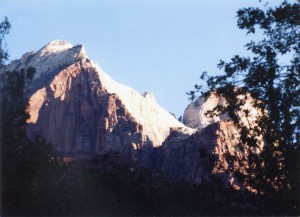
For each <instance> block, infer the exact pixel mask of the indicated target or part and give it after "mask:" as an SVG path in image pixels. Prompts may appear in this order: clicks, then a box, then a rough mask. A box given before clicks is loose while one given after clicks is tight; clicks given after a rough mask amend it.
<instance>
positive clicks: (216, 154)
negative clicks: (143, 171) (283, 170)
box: [152, 121, 241, 189]
mask: <svg viewBox="0 0 300 217" xmlns="http://www.w3.org/2000/svg"><path fill="white" fill-rule="evenodd" d="M237 144H238V138H237V137H236V134H235V131H234V128H233V125H232V123H231V122H230V121H227V122H218V123H213V124H210V125H209V126H207V127H205V128H204V129H203V130H202V131H198V132H196V133H194V134H193V135H191V136H189V135H186V134H184V133H181V132H179V131H173V132H172V133H171V134H170V136H169V137H168V139H167V140H166V141H165V142H164V143H163V144H162V146H161V147H159V148H157V149H156V153H155V157H153V159H154V162H152V167H153V168H155V169H158V170H161V171H163V172H164V173H166V174H168V175H170V176H172V177H174V178H180V179H185V180H188V181H191V182H194V183H201V182H203V181H208V180H210V178H211V175H215V176H217V177H219V178H221V179H222V180H223V181H224V182H225V183H226V184H227V185H228V186H234V187H235V188H237V189H239V188H241V184H240V183H239V182H238V181H237V179H235V178H234V177H233V176H232V174H229V173H228V172H227V170H228V168H229V167H230V166H231V165H229V164H228V162H227V159H226V157H225V155H226V154H228V153H231V154H236V153H237V152H236V150H235V146H236V145H237ZM240 154H241V153H240Z"/></svg>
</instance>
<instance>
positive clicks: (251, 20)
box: [188, 0, 300, 192]
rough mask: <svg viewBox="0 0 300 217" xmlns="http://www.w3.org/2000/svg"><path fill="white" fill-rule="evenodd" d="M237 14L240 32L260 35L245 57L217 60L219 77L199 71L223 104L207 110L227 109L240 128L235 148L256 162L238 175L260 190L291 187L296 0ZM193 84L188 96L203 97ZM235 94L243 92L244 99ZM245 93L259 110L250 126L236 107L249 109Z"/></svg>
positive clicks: (297, 132)
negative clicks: (259, 150) (260, 146)
mask: <svg viewBox="0 0 300 217" xmlns="http://www.w3.org/2000/svg"><path fill="white" fill-rule="evenodd" d="M237 18H238V19H237V26H238V28H240V29H242V30H246V32H247V35H251V34H256V33H257V32H259V33H262V35H263V38H262V39H259V40H251V41H250V42H249V43H247V44H246V45H245V48H246V49H247V50H248V51H249V52H250V55H249V56H241V55H235V56H233V57H232V58H231V60H230V61H229V62H225V61H223V60H221V61H220V63H219V64H218V67H219V69H221V70H222V71H224V73H223V74H222V75H217V76H209V75H208V74H207V72H204V73H203V74H202V76H201V79H203V80H204V81H206V84H207V86H208V91H209V92H211V91H213V92H216V93H217V94H218V95H219V96H222V97H224V98H225V99H226V100H227V102H228V104H227V105H225V106H218V107H216V108H215V109H213V110H212V111H211V114H216V113H225V112H228V114H229V116H230V117H231V119H232V120H233V122H234V123H235V126H236V127H237V128H238V129H239V130H240V133H241V141H242V144H240V146H243V148H248V150H249V151H250V153H251V154H252V155H251V156H252V158H250V159H248V160H250V161H251V159H252V161H253V162H255V163H256V166H255V169H254V168H249V171H247V174H248V175H245V176H244V179H248V182H250V183H251V185H253V186H255V187H256V188H258V189H260V190H261V191H263V192H272V191H276V190H278V187H279V188H283V187H284V186H290V185H292V187H293V188H294V190H295V188H297V187H296V185H297V186H298V185H299V173H297V172H296V171H297V170H298V169H299V162H298V160H297V156H299V146H300V129H299V126H300V1H299V0H298V1H296V2H294V3H289V2H288V1H283V2H282V3H281V4H280V5H278V6H274V7H267V6H264V7H249V8H242V9H240V10H238V11H237ZM195 87H196V90H194V91H190V93H188V94H189V95H190V97H191V98H192V99H194V98H195V96H196V94H197V92H199V91H200V92H202V94H204V95H205V92H206V91H207V90H205V89H204V88H202V86H200V85H195ZM241 95H244V96H246V97H245V98H244V100H241V97H240V96H241ZM248 95H249V96H250V97H251V98H252V99H254V106H255V108H256V109H258V110H260V111H262V113H263V114H264V115H262V116H261V117H259V118H257V120H256V124H255V125H254V126H252V127H250V128H249V127H245V126H244V125H243V124H241V122H240V119H241V116H240V115H241V110H242V112H243V114H244V115H245V116H247V115H248V113H249V110H247V109H245V108H244V107H243V105H244V104H245V103H246V101H247V98H248V97H247V96H248ZM258 140H262V141H263V143H264V148H263V151H262V153H261V154H260V155H259V156H258V155H257V154H256V153H254V152H253V151H251V150H254V149H251V148H250V147H258V144H259V141H258ZM295 161H296V162H295ZM235 172H237V171H235ZM251 177H254V178H251ZM287 180H288V181H287ZM284 182H288V183H285V184H284ZM270 186H273V188H272V187H271V189H270ZM274 186H276V187H275V188H274Z"/></svg>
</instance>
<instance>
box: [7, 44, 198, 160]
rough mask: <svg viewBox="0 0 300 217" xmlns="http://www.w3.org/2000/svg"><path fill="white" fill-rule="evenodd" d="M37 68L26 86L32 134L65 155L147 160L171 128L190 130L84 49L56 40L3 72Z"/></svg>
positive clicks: (30, 131) (25, 56)
mask: <svg viewBox="0 0 300 217" xmlns="http://www.w3.org/2000/svg"><path fill="white" fill-rule="evenodd" d="M29 66H31V67H34V68H36V71H37V72H36V74H35V76H34V78H33V81H32V82H31V83H30V84H28V85H27V86H26V92H25V94H26V97H28V98H29V104H30V106H29V108H28V112H29V114H30V119H29V120H28V124H29V126H28V135H29V136H30V137H31V138H34V137H35V136H41V137H42V138H44V139H45V140H46V141H47V142H51V143H52V144H53V145H55V146H56V148H57V150H59V151H60V152H61V153H63V154H64V155H72V156H94V155H98V154H103V153H107V152H120V153H124V154H126V155H130V156H131V157H132V159H134V160H140V161H141V162H145V161H146V160H145V159H147V158H148V156H149V155H148V154H147V153H148V152H149V153H150V152H151V150H152V149H153V147H158V146H160V145H161V144H162V142H163V141H164V140H165V139H166V138H167V137H168V136H169V134H170V130H171V128H173V129H174V128H181V129H184V130H185V131H186V132H187V133H188V134H192V133H193V132H195V130H193V129H190V128H188V127H185V126H184V125H183V124H182V123H180V122H179V121H177V120H176V118H174V117H173V116H172V115H171V114H170V113H169V112H167V111H165V110H164V109H163V108H162V107H160V106H159V105H158V104H157V103H156V101H155V98H154V96H153V95H152V94H150V93H146V94H144V95H141V94H139V93H138V92H137V91H135V90H133V89H132V88H129V87H127V86H125V85H122V84H119V83H117V82H116V81H114V80H113V79H112V78H110V77H109V76H108V75H107V74H106V73H105V72H103V71H102V70H101V69H100V68H99V66H98V65H97V64H96V63H94V62H93V61H91V60H89V59H88V58H87V54H86V52H85V49H84V47H83V46H82V45H77V46H72V45H71V44H69V43H68V42H65V41H53V42H51V43H49V44H47V45H46V46H44V47H43V48H42V49H40V50H39V51H38V52H30V53H27V54H25V55H23V57H22V58H21V59H20V60H16V61H13V62H12V63H11V64H9V65H7V66H6V67H5V68H4V69H3V71H7V70H10V71H14V70H20V69H22V68H27V67H29Z"/></svg>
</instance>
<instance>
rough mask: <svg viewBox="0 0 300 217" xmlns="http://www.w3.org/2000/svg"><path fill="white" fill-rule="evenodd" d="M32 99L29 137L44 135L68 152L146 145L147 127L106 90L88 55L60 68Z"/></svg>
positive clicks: (120, 149) (94, 152)
mask: <svg viewBox="0 0 300 217" xmlns="http://www.w3.org/2000/svg"><path fill="white" fill-rule="evenodd" d="M29 103H30V108H29V113H30V116H31V118H30V119H29V120H28V123H29V127H28V134H29V136H30V137H31V138H33V137H34V136H38V135H39V136H41V137H42V138H44V139H46V141H48V142H51V143H53V144H54V145H56V146H57V147H56V148H57V149H58V150H59V151H60V152H61V153H64V154H66V155H68V154H69V155H73V154H75V155H88V156H91V155H97V154H101V153H105V152H108V151H116V152H122V153H126V154H131V153H132V150H133V149H134V146H133V144H140V145H141V146H142V145H143V144H144V141H143V138H142V133H141V131H142V126H141V125H139V124H138V123H137V122H136V121H135V120H134V119H133V118H132V117H131V115H130V114H129V113H128V112H127V111H126V108H125V107H124V105H123V104H122V102H121V101H120V99H119V98H118V96H117V95H116V94H110V93H107V92H106V91H105V89H104V88H103V86H102V84H101V81H100V80H99V77H98V72H97V71H96V70H95V68H94V67H93V66H92V65H91V64H90V61H89V60H88V59H83V60H80V61H78V62H76V63H75V64H73V65H71V66H69V67H68V68H66V69H64V70H62V71H61V72H59V73H58V74H57V75H56V76H55V77H54V79H53V80H52V82H51V83H50V85H49V86H46V87H43V88H42V89H40V90H38V91H36V92H35V93H34V94H33V95H32V96H31V98H30V101H29Z"/></svg>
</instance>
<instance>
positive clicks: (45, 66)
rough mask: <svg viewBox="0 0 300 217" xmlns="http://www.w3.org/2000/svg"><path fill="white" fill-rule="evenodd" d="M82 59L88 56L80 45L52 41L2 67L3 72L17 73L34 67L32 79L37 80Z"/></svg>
mask: <svg viewBox="0 0 300 217" xmlns="http://www.w3.org/2000/svg"><path fill="white" fill-rule="evenodd" d="M84 58H88V55H87V53H86V51H85V48H84V46H83V45H82V44H79V45H75V46H73V45H72V44H70V43H69V42H67V41H64V40H54V41H51V42H49V43H48V44H46V45H45V46H44V47H42V48H41V49H40V50H39V51H37V52H28V53H26V54H24V55H23V56H22V58H21V59H19V60H15V61H12V62H11V63H10V64H8V65H7V66H5V67H4V69H3V71H15V70H16V71H17V70H20V69H23V68H27V67H34V68H35V69H36V74H35V76H34V79H38V78H40V77H43V76H44V75H47V74H49V73H51V72H55V71H59V69H62V68H65V67H67V66H69V65H72V64H73V63H75V62H77V61H79V60H81V59H84Z"/></svg>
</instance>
